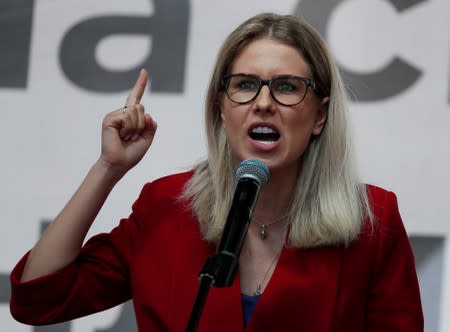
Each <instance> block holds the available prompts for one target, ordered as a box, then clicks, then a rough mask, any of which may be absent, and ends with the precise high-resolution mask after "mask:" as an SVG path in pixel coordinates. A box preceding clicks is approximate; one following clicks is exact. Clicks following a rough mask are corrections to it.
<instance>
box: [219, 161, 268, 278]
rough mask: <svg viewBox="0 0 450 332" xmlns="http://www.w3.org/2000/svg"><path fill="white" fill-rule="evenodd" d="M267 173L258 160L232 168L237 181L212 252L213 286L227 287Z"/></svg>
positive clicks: (235, 267)
mask: <svg viewBox="0 0 450 332" xmlns="http://www.w3.org/2000/svg"><path fill="white" fill-rule="evenodd" d="M269 177H270V175H269V169H268V167H267V166H266V164H264V163H263V162H261V161H259V160H244V161H243V162H241V163H240V164H239V166H238V167H237V169H236V181H237V185H236V189H235V191H234V196H233V201H232V204H231V208H230V211H229V213H228V217H227V221H226V223H225V227H224V230H223V233H222V238H221V240H220V243H219V246H218V249H217V254H216V259H217V262H216V264H217V265H216V268H215V269H214V270H215V272H216V273H214V274H215V280H214V286H216V287H229V286H231V284H232V282H233V280H234V277H235V275H236V272H237V266H238V262H239V255H240V252H241V249H242V245H243V243H244V240H245V236H246V234H247V230H248V227H249V224H250V220H251V217H252V213H253V208H254V207H255V204H256V201H257V200H258V196H259V193H260V191H261V188H262V187H263V186H264V185H266V184H267V183H268V182H269Z"/></svg>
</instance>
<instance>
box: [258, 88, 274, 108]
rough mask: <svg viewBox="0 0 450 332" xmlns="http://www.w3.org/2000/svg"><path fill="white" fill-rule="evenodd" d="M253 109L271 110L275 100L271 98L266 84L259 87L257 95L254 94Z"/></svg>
mask: <svg viewBox="0 0 450 332" xmlns="http://www.w3.org/2000/svg"><path fill="white" fill-rule="evenodd" d="M254 105H255V111H257V112H261V111H269V112H273V110H274V106H275V100H274V99H273V98H272V95H271V94H270V89H269V86H268V85H267V84H265V85H263V86H262V87H261V90H260V91H259V93H258V95H257V96H256V99H255V102H254Z"/></svg>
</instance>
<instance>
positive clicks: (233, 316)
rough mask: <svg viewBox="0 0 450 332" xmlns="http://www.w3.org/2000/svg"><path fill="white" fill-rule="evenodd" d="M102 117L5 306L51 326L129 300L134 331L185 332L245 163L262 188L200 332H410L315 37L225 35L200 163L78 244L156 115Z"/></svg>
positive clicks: (289, 32) (333, 75)
mask: <svg viewBox="0 0 450 332" xmlns="http://www.w3.org/2000/svg"><path fill="white" fill-rule="evenodd" d="M146 82H147V73H146V71H145V70H143V71H142V72H141V74H140V76H139V78H138V80H137V82H136V85H135V86H134V88H133V90H132V92H131V94H130V95H129V97H128V99H127V102H126V106H125V107H124V108H123V109H120V110H116V111H114V112H112V113H110V114H108V115H107V116H106V117H105V119H104V122H103V131H102V153H101V156H100V158H99V160H98V161H97V162H96V163H95V164H94V165H93V167H92V168H91V170H90V171H89V173H88V175H87V176H86V179H85V180H84V181H83V183H82V184H81V186H80V188H79V189H78V190H77V192H76V193H75V194H74V196H73V197H72V199H71V200H70V201H69V202H68V204H67V205H66V206H65V207H64V209H63V210H62V211H61V213H60V214H59V215H58V216H57V218H56V219H55V220H54V222H53V223H52V224H51V226H50V227H49V228H48V230H47V231H46V233H45V234H44V235H43V236H42V238H41V240H40V241H39V242H38V243H37V244H36V246H35V247H34V248H33V249H32V250H31V252H30V253H29V254H27V255H25V256H24V258H22V260H21V261H20V262H19V263H18V264H17V266H16V267H15V269H14V271H13V272H12V275H11V280H12V299H11V310H12V313H13V315H14V316H15V317H16V319H18V320H20V321H22V322H26V323H29V324H48V323H52V322H59V321H63V320H68V319H73V318H75V317H79V316H83V315H87V314H90V313H92V312H96V311H99V310H104V309H107V308H109V307H112V306H114V305H117V304H118V303H121V302H123V301H126V300H128V299H130V298H132V299H133V303H134V308H135V313H136V319H137V325H138V328H139V330H140V331H183V330H184V329H185V327H186V324H187V321H188V318H189V314H190V311H191V308H192V305H193V303H194V299H195V296H196V291H197V289H198V281H197V276H198V273H199V271H200V269H201V267H202V265H203V263H204V261H205V259H206V258H207V257H209V256H211V255H213V254H214V251H215V246H216V245H217V243H218V241H219V240H220V237H221V234H222V230H223V227H224V223H225V220H226V216H227V213H228V210H229V208H230V205H231V199H232V196H233V191H234V187H235V181H234V180H233V179H234V169H235V167H236V166H237V165H238V164H239V163H240V162H241V161H243V160H246V159H257V160H260V161H262V162H264V163H265V164H266V165H267V166H268V167H269V169H270V174H271V179H270V182H269V184H268V185H267V186H265V187H264V188H263V189H262V191H261V194H260V197H259V200H258V202H257V204H256V206H255V209H254V213H253V217H252V220H251V223H250V227H249V230H248V233H247V236H246V239H245V243H244V245H243V249H242V252H241V255H240V258H239V273H238V275H237V278H236V280H235V282H234V283H233V285H232V286H231V287H230V288H212V289H211V291H210V293H209V296H208V298H207V302H206V305H205V309H204V311H203V315H202V317H201V319H200V323H199V326H198V330H199V331H242V330H243V329H244V327H245V326H246V328H247V329H248V330H250V331H290V330H292V331H298V330H302V331H330V330H331V331H422V330H423V317H422V309H421V304H420V295H419V288H418V283H417V277H416V273H415V267H414V260H413V256H412V253H411V248H410V245H409V242H408V239H407V236H406V233H405V230H404V227H403V224H402V221H401V218H400V216H399V212H398V208H397V203H396V198H395V195H394V194H393V193H390V192H387V191H385V190H383V189H381V188H377V187H374V186H364V185H362V184H360V182H359V179H358V177H357V174H356V169H355V166H354V159H353V156H352V147H351V140H350V137H349V130H348V128H347V119H346V117H347V114H346V113H347V108H346V105H345V92H344V88H343V84H342V81H341V78H340V76H339V72H338V70H337V67H336V65H335V63H334V62H333V60H332V58H331V56H330V54H329V51H328V50H327V48H326V46H325V44H324V42H323V41H322V40H321V38H320V36H319V35H318V34H317V33H316V32H315V31H314V30H313V29H312V28H311V27H309V26H308V25H307V24H305V23H304V22H301V21H299V20H297V19H296V18H294V17H291V16H279V15H274V14H262V15H258V16H255V17H253V18H251V19H249V20H248V21H246V22H244V23H243V24H242V25H241V26H239V27H238V28H237V29H236V30H234V31H233V32H232V33H231V35H230V36H229V37H228V38H227V40H226V41H225V43H224V45H223V47H222V49H221V51H220V52H219V58H218V60H217V63H216V66H215V69H214V72H213V76H212V79H211V82H210V86H209V91H208V96H207V102H206V129H207V134H208V158H207V160H205V161H204V162H202V163H200V164H199V165H198V166H197V167H196V168H195V169H194V170H193V171H189V172H185V173H181V174H175V175H171V176H167V177H164V178H162V179H158V180H156V181H154V182H152V183H149V184H146V185H145V186H144V188H143V190H142V192H141V194H140V196H139V198H138V199H137V201H136V202H135V203H134V205H133V212H132V214H131V215H130V216H129V218H127V219H123V220H122V221H121V222H120V224H119V225H118V226H117V227H116V228H115V229H114V230H113V231H112V232H111V233H109V234H100V235H97V236H96V237H94V238H92V239H91V240H89V241H88V242H87V244H86V245H85V246H84V247H83V248H81V246H82V243H83V240H84V237H85V236H86V233H87V231H88V229H89V227H90V225H91V224H92V222H93V220H94V218H95V216H96V214H97V212H98V211H99V209H100V207H101V206H102V204H103V202H104V200H105V199H106V198H107V196H108V194H109V192H110V190H111V189H112V188H113V186H114V185H115V184H116V183H117V181H118V180H119V179H120V178H122V176H123V175H124V174H125V173H126V172H127V171H128V170H129V169H130V168H132V167H133V166H134V165H135V164H136V163H137V162H138V161H139V160H140V159H141V158H142V157H143V155H144V154H145V152H146V151H147V149H148V148H149V146H150V144H151V142H152V139H153V136H154V134H155V131H156V123H155V122H154V121H153V119H152V118H151V117H150V115H148V114H145V113H144V107H143V106H142V105H141V104H140V99H141V96H142V94H143V92H144V90H145V85H146Z"/></svg>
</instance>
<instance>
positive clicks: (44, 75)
mask: <svg viewBox="0 0 450 332" xmlns="http://www.w3.org/2000/svg"><path fill="white" fill-rule="evenodd" d="M1 1H2V5H0V8H1V12H0V105H2V110H1V113H2V128H1V130H0V141H1V142H2V143H1V151H0V155H1V172H0V179H1V182H0V183H1V184H2V185H1V186H0V201H1V202H2V203H1V204H2V208H1V210H0V217H1V220H2V223H1V225H2V226H0V227H1V232H0V253H1V255H0V257H1V259H0V328H1V330H2V331H39V329H38V328H34V329H33V328H31V327H28V326H24V325H21V324H19V323H17V322H15V321H14V320H13V319H12V318H11V317H10V314H9V309H8V303H7V299H6V296H5V295H3V296H2V295H1V292H2V290H3V294H6V292H7V290H6V289H7V287H8V286H7V284H6V283H7V276H8V274H9V272H10V270H11V269H12V267H13V266H14V265H15V263H16V262H17V260H18V259H19V258H20V257H21V256H22V255H23V254H24V253H25V252H26V250H28V249H29V248H30V247H31V246H32V245H33V244H34V243H35V241H36V240H37V239H38V237H39V234H40V232H41V228H42V227H43V226H44V223H45V222H46V221H49V220H51V219H52V218H53V217H54V216H55V215H56V214H57V213H58V212H59V210H60V209H61V208H62V206H63V205H64V204H65V202H66V201H67V200H68V199H69V198H70V196H71V194H72V193H73V192H74V190H75V189H76V187H77V186H78V184H79V183H80V182H81V180H82V179H83V177H84V175H85V174H86V172H87V170H88V169H89V167H90V165H91V164H92V163H93V162H94V161H95V160H96V158H97V157H98V155H99V150H100V127H101V121H102V118H103V116H104V115H105V114H106V113H108V112H109V111H112V110H114V109H117V108H120V107H121V106H123V104H124V101H125V98H126V96H127V94H128V91H129V88H130V87H131V86H132V84H133V82H134V79H135V78H136V77H137V73H138V70H139V69H140V68H141V67H146V68H148V70H149V73H150V77H151V80H152V84H151V90H149V91H147V92H146V94H145V95H144V98H143V104H144V105H145V106H146V110H147V111H149V112H150V113H151V114H152V116H153V117H154V118H155V120H156V121H157V122H158V132H157V137H156V139H155V141H154V143H153V145H152V147H151V149H150V151H149V153H148V154H147V155H146V156H145V158H144V160H143V161H142V162H141V163H140V164H139V165H138V166H137V167H136V168H135V169H133V170H132V171H131V172H130V173H129V174H128V175H127V176H126V178H125V179H124V180H123V181H122V182H121V183H120V184H119V185H118V186H117V187H116V188H115V189H114V191H113V193H112V194H111V196H110V198H109V199H108V201H107V203H106V204H105V206H104V208H103V209H102V211H101V213H100V214H99V216H98V219H97V221H96V223H95V224H94V226H93V227H92V229H91V231H90V235H92V234H94V233H97V232H99V231H108V230H109V229H111V228H112V227H114V225H115V224H116V223H117V222H118V220H119V218H120V217H123V216H127V215H128V214H129V211H130V206H131V204H132V202H133V201H134V200H135V198H136V197H137V195H138V193H139V191H140V189H141V187H142V185H143V184H144V183H145V182H147V181H149V180H152V179H155V178H157V177H160V176H162V175H165V174H168V173H172V172H176V171H180V170H182V169H186V168H189V167H190V165H192V164H193V163H194V162H195V161H197V160H199V159H200V158H202V157H203V156H204V155H205V140H204V129H203V100H204V97H205V93H206V87H207V84H208V79H209V76H210V72H211V69H212V66H213V64H214V61H215V57H216V55H217V52H218V48H219V47H220V45H221V43H222V41H223V39H224V38H225V36H226V35H227V34H228V33H229V32H230V31H231V30H232V29H233V28H234V27H236V26H237V25H238V24H239V23H241V22H242V21H243V20H245V19H247V18H248V17H250V16H252V15H254V14H257V13H260V12H266V11H274V12H277V13H283V14H288V13H289V14H295V15H298V16H300V17H303V18H304V19H306V20H307V21H308V22H310V23H311V24H313V25H314V26H315V27H316V28H317V29H319V31H320V32H321V33H322V34H323V35H324V37H325V38H326V40H327V42H328V43H329V45H330V47H331V49H332V51H333V53H334V54H335V57H336V59H337V61H338V63H339V65H340V67H341V69H342V71H343V73H344V77H345V78H346V81H347V83H348V85H349V89H350V91H352V94H353V96H354V101H353V102H352V103H351V107H352V113H353V115H354V123H353V125H354V127H355V134H356V135H355V136H356V144H357V148H358V154H359V160H360V165H361V171H362V176H363V178H364V180H365V181H367V182H370V183H374V184H376V185H379V186H382V187H385V188H387V189H390V190H393V191H394V192H396V194H397V196H398V199H399V204H400V210H401V214H402V216H403V219H404V222H405V225H406V227H407V230H408V232H409V233H410V234H415V235H439V236H444V237H446V236H448V235H449V234H450V204H449V202H450V201H449V194H448V188H449V187H450V172H449V170H450V152H449V151H450V23H449V22H450V2H449V1H446V0H409V1H406V0H405V1H400V0H390V1H381V0H378V1H377V0H346V1H342V0H341V1H339V0H333V1H327V0H320V1H318V0H303V1H293V0H291V1H269V0H264V1H261V0H260V1H246V2H243V1H236V0H227V1H199V0H196V1H195V0H193V1H188V0H178V1H176V0H170V1H168V0H165V1H162V0H161V1H156V0H155V1H144V0H129V1H111V0H94V1H82V2H80V1H74V0H71V1H43V0H40V1H39V0H35V1H33V0H21V1H17V0H1ZM447 260H450V258H447ZM447 263H448V262H447ZM447 278H449V277H447ZM449 292H450V290H446V293H449ZM448 298H449V296H448V295H445V299H444V304H443V305H444V307H447V308H450V305H449V304H448V303H449V301H450V300H449V299H448ZM119 311H120V310H119V309H114V310H112V311H108V312H107V313H103V314H101V315H104V316H103V318H101V317H102V316H101V315H95V316H93V317H88V318H85V319H81V320H77V321H76V322H72V323H69V324H68V325H67V324H66V325H63V326H61V327H59V328H54V330H52V331H84V332H89V331H100V330H101V331H108V332H110V331H111V332H112V331H116V330H117V331H118V330H119V328H118V326H119V325H117V324H118V323H117V319H118V318H117V317H118V315H119V314H118V312H119ZM443 319H445V318H443ZM114 324H116V325H114ZM448 324H449V323H447V325H448ZM442 326H445V324H444V323H443V325H442ZM44 330H45V329H44V328H42V329H41V330H40V331H44Z"/></svg>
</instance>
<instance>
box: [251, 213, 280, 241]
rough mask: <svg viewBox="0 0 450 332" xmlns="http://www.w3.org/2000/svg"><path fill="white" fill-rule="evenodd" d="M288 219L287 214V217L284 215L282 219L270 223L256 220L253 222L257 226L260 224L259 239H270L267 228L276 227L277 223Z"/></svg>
mask: <svg viewBox="0 0 450 332" xmlns="http://www.w3.org/2000/svg"><path fill="white" fill-rule="evenodd" d="M286 217H287V214H285V215H283V216H281V217H279V218H277V219H274V220H271V221H269V222H268V223H267V222H266V223H260V222H258V220H256V218H255V219H254V220H253V221H254V222H255V223H256V224H258V226H259V231H258V233H259V238H260V239H261V240H263V241H264V240H265V239H266V238H267V237H268V234H267V228H269V227H270V226H272V225H275V224H276V223H278V222H280V221H282V220H284V219H286Z"/></svg>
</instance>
